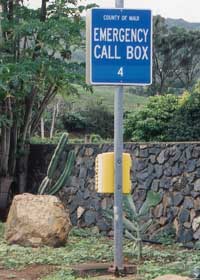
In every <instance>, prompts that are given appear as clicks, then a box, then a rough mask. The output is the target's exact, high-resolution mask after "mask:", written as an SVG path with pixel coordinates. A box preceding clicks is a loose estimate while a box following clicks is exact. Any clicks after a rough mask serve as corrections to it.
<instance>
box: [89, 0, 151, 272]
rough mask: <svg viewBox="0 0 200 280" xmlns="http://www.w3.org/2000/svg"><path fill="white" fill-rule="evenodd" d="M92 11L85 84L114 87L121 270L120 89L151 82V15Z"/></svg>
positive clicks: (118, 8) (119, 9)
mask: <svg viewBox="0 0 200 280" xmlns="http://www.w3.org/2000/svg"><path fill="white" fill-rule="evenodd" d="M123 7H124V0H115V9H101V8H94V9H92V10H91V11H90V12H89V14H88V16H87V32H86V35H87V40H86V41H87V48H86V51H87V62H86V74H87V75H86V77H87V82H88V83H89V84H92V85H116V86H117V88H116V93H115V108H114V114H115V124H114V160H115V163H114V171H115V172H114V173H115V174H114V182H115V188H114V189H115V190H114V269H115V272H117V271H120V270H121V271H122V270H124V266H123V254H122V251H123V250H122V240H123V224H122V170H123V166H122V154H123V85H141V86H142V85H149V84H151V81H152V13H151V11H150V10H132V9H124V8H123Z"/></svg>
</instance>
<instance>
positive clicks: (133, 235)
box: [123, 191, 161, 260]
mask: <svg viewBox="0 0 200 280" xmlns="http://www.w3.org/2000/svg"><path fill="white" fill-rule="evenodd" d="M160 201H161V194H160V193H156V192H153V191H149V192H148V193H147V197H146V200H145V201H144V203H143V205H142V206H141V208H140V209H139V210H137V209H136V206H135V203H134V201H133V199H132V197H131V195H128V196H124V208H125V211H124V212H125V213H124V216H123V224H124V227H125V236H126V237H127V238H129V239H131V240H133V241H134V244H133V246H134V249H135V248H137V256H138V260H140V259H141V256H142V239H143V236H144V234H145V233H146V232H147V230H148V228H149V227H150V225H151V224H152V222H153V220H152V219H149V220H148V221H147V222H144V221H143V218H144V217H145V216H146V215H147V214H148V212H149V210H150V208H151V207H155V206H156V205H157V204H158V203H160Z"/></svg>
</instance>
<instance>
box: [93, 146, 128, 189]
mask: <svg viewBox="0 0 200 280" xmlns="http://www.w3.org/2000/svg"><path fill="white" fill-rule="evenodd" d="M131 164H132V162H131V156H130V154H128V153H123V173H122V174H123V184H122V186H123V187H122V192H123V193H124V194H128V193H130V192H131V179H130V168H131ZM95 189H96V191H97V192H99V193H114V153H113V152H112V153H103V154H99V155H98V156H97V157H96V160H95Z"/></svg>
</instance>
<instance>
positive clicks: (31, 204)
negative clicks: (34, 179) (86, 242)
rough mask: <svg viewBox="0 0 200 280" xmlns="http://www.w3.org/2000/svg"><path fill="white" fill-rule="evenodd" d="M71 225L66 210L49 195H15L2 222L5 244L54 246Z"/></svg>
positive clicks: (60, 243) (56, 245) (62, 240)
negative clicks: (6, 217) (4, 220)
mask: <svg viewBox="0 0 200 280" xmlns="http://www.w3.org/2000/svg"><path fill="white" fill-rule="evenodd" d="M70 229H71V222H70V218H69V213H68V211H67V210H66V209H65V208H64V206H63V204H62V203H61V201H60V200H59V199H58V198H57V197H55V196H51V195H32V194H22V195H16V196H15V197H14V199H13V202H12V205H11V208H10V211H9V214H8V219H7V222H6V229H5V239H6V240H7V242H8V243H9V244H19V245H22V246H32V247H40V246H43V245H47V246H51V247H58V246H61V245H64V244H65V243H66V241H67V237H68V233H69V231H70Z"/></svg>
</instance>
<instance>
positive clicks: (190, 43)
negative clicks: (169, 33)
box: [173, 29, 200, 89]
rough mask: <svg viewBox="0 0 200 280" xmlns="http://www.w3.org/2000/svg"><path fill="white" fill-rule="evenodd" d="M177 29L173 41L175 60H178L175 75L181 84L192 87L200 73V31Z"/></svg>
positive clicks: (187, 87)
mask: <svg viewBox="0 0 200 280" xmlns="http://www.w3.org/2000/svg"><path fill="white" fill-rule="evenodd" d="M175 30H177V31H176V32H177V36H176V38H175V40H174V41H173V45H174V48H175V49H176V54H175V57H174V59H175V61H178V67H177V68H176V71H175V75H176V77H177V78H178V80H179V81H180V82H181V86H182V87H183V88H185V89H190V88H192V86H193V85H194V84H195V82H196V81H197V79H198V78H199V75H200V31H199V30H197V31H186V30H184V29H181V30H178V29H175Z"/></svg>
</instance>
